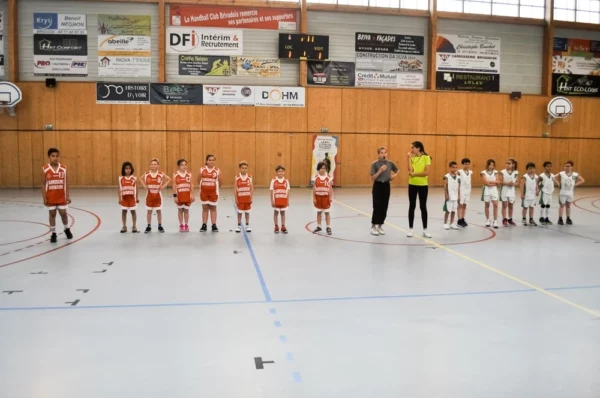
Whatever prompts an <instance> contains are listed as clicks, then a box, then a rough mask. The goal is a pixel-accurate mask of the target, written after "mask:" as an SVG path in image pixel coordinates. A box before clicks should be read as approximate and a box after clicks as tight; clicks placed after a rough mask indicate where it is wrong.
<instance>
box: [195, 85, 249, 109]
mask: <svg viewBox="0 0 600 398" xmlns="http://www.w3.org/2000/svg"><path fill="white" fill-rule="evenodd" d="M202 89H203V91H204V93H203V103H204V105H245V106H254V90H255V89H256V88H254V87H247V86H217V85H204V86H202Z"/></svg>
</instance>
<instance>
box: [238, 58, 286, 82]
mask: <svg viewBox="0 0 600 398" xmlns="http://www.w3.org/2000/svg"><path fill="white" fill-rule="evenodd" d="M231 75H232V76H255V77H279V76H280V75H281V64H280V62H279V58H263V57H231Z"/></svg>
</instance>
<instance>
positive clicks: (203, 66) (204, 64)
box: [179, 55, 231, 76]
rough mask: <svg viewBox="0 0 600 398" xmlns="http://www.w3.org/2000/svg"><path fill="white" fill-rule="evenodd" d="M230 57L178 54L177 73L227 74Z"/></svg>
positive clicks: (190, 74)
mask: <svg viewBox="0 0 600 398" xmlns="http://www.w3.org/2000/svg"><path fill="white" fill-rule="evenodd" d="M230 65H231V58H230V57H226V56H221V57H219V56H211V55H180V56H179V74H180V75H187V76H229V75H230V74H231V67H230Z"/></svg>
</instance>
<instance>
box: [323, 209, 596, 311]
mask: <svg viewBox="0 0 600 398" xmlns="http://www.w3.org/2000/svg"><path fill="white" fill-rule="evenodd" d="M334 202H335V203H337V204H339V205H341V206H343V207H345V208H347V209H350V210H352V211H355V212H358V213H361V214H364V215H365V216H367V217H369V215H368V214H367V213H365V212H364V211H362V210H359V209H357V208H355V207H352V206H350V205H347V204H345V203H342V202H340V201H339V200H334ZM385 224H386V225H389V226H390V227H392V228H394V229H397V230H398V231H402V232H404V233H407V232H408V231H407V230H405V229H402V228H400V227H399V226H397V225H394V224H391V223H389V222H386V223H385ZM413 238H416V239H420V240H422V241H424V242H427V243H429V244H431V245H433V246H435V247H437V248H439V249H442V250H445V251H447V252H448V253H451V254H454V255H455V256H458V257H460V258H462V259H463V260H467V261H469V262H471V263H473V264H476V265H479V266H480V267H482V268H485V269H487V270H489V271H492V272H494V273H496V274H498V275H501V276H503V277H505V278H508V279H510V280H512V281H513V282H517V283H519V284H521V285H524V286H527V287H528V288H530V289H533V290H535V291H537V292H539V293H543V294H545V295H547V296H548V297H552V298H553V299H556V300H558V301H561V302H562V303H564V304H567V305H570V306H571V307H573V308H577V309H579V310H581V311H584V312H586V313H588V314H590V315H593V316H594V317H600V311H595V310H592V309H590V308H587V307H584V306H583V305H580V304H577V303H575V302H573V301H571V300H567V299H566V298H564V297H561V296H559V295H557V294H554V293H552V292H550V291H548V290H547V289H544V288H541V287H539V286H536V285H534V284H533V283H529V282H527V281H524V280H523V279H520V278H517V277H516V276H513V275H511V274H508V273H506V272H504V271H500V270H499V269H497V268H494V267H492V266H490V265H487V264H485V263H483V262H481V261H479V260H476V259H474V258H472V257H469V256H467V255H466V254H462V253H460V252H458V251H456V250H454V249H451V248H449V247H446V246H442V245H441V244H439V243H437V242H435V241H433V240H430V239H426V238H423V237H420V236H418V235H414V236H413Z"/></svg>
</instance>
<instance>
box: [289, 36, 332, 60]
mask: <svg viewBox="0 0 600 398" xmlns="http://www.w3.org/2000/svg"><path fill="white" fill-rule="evenodd" d="M279 58H281V59H302V60H310V61H326V60H328V59H329V36H318V35H307V34H289V33H280V34H279Z"/></svg>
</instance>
